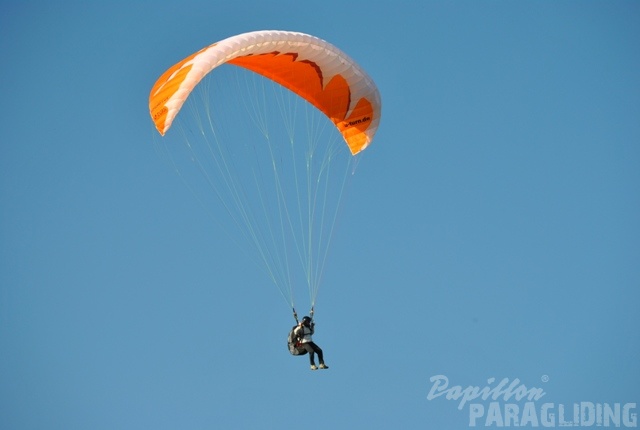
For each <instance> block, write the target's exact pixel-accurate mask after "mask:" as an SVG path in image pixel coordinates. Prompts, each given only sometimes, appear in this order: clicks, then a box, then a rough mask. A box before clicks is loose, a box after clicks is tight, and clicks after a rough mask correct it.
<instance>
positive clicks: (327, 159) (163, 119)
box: [149, 30, 381, 322]
mask: <svg viewBox="0 0 640 430" xmlns="http://www.w3.org/2000/svg"><path fill="white" fill-rule="evenodd" d="M224 65H231V66H235V67H222V66H224ZM246 75H250V76H249V77H247V76H246ZM252 78H253V79H255V81H254V80H253V79H252ZM249 81H250V82H251V83H250V84H248V82H249ZM242 90H244V92H243V91H242ZM285 93H286V94H285ZM235 105H239V106H238V107H237V108H236V106H235ZM301 105H302V106H301ZM185 107H188V108H185ZM149 112H150V115H151V118H152V120H153V124H154V126H155V128H156V129H157V131H158V132H159V134H160V135H161V136H163V137H162V138H158V140H161V141H162V144H163V145H164V150H165V152H166V153H167V154H170V159H171V160H170V161H171V167H172V168H174V169H175V170H176V171H177V172H178V173H179V175H180V176H181V178H182V179H183V180H184V182H185V183H186V184H187V186H188V187H189V188H190V189H191V191H192V192H193V193H194V194H195V195H196V196H197V197H198V199H199V200H201V201H202V202H205V201H208V200H209V198H210V197H213V199H212V200H215V203H219V205H218V206H215V208H216V209H214V210H213V211H212V213H214V214H215V216H217V215H218V214H219V213H221V211H222V212H227V213H228V214H229V215H230V219H231V220H232V222H233V225H232V227H233V228H235V227H239V229H240V230H241V231H242V235H243V236H244V239H246V240H247V241H248V242H249V243H251V244H252V245H253V246H252V247H253V249H254V251H255V253H254V255H253V258H254V260H255V261H256V262H257V263H258V265H260V266H262V268H263V269H264V270H265V272H266V273H267V275H268V276H269V277H270V279H271V280H272V282H273V283H274V284H275V285H276V286H277V287H278V289H279V290H280V292H281V294H282V296H283V298H285V300H286V301H287V303H288V304H289V306H290V309H293V310H294V311H293V312H294V318H295V319H296V322H297V316H296V314H295V307H294V306H295V303H294V291H293V290H294V285H300V284H302V283H303V282H301V280H304V283H306V285H307V287H308V290H309V297H310V307H311V313H310V315H311V318H313V306H314V303H315V298H316V295H317V292H318V288H319V285H320V283H321V278H322V274H323V270H324V267H325V263H326V261H327V255H328V250H329V245H330V243H331V241H332V238H333V234H334V226H335V224H336V219H337V216H338V212H339V207H340V202H341V200H342V197H343V196H344V195H345V194H346V191H345V190H346V185H347V183H348V181H349V179H350V178H351V177H352V176H353V175H354V173H355V167H356V166H357V164H358V162H357V160H358V159H359V156H356V155H357V154H359V153H361V152H362V151H363V150H364V149H365V148H367V147H368V145H369V144H370V143H371V141H372V140H373V138H374V135H375V133H376V131H377V129H378V125H379V122H380V113H381V102H380V94H379V92H378V89H377V87H376V85H375V84H374V82H373V80H372V79H371V78H370V77H369V76H368V75H367V73H366V72H365V71H364V70H363V69H362V68H361V67H360V66H359V65H358V64H357V63H356V62H354V61H353V60H352V59H351V58H350V57H349V56H348V55H346V54H345V53H344V52H342V51H341V50H340V49H338V48H336V47H335V46H333V45H331V44H330V43H328V42H326V41H324V40H322V39H319V38H317V37H314V36H310V35H308V34H303V33H297V32H290V31H270V30H269V31H254V32H250V33H244V34H239V35H236V36H232V37H229V38H227V39H224V40H222V41H219V42H217V43H214V44H212V45H209V46H207V47H205V48H203V49H201V50H199V51H198V52H195V53H193V54H191V55H189V56H188V57H186V58H185V59H183V60H181V61H179V62H178V63H177V64H175V65H174V66H172V67H170V68H169V69H168V70H167V71H166V72H164V73H163V74H162V75H161V76H160V78H159V79H158V80H157V82H156V83H155V84H154V85H153V87H152V89H151V92H150V95H149ZM345 143H346V145H345ZM181 162H182V163H181ZM183 166H184V167H185V169H182V167H183ZM189 167H190V168H192V169H191V170H189ZM192 179H193V180H194V181H193V182H191V180H192ZM196 181H199V182H198V184H196ZM200 185H202V186H200ZM215 203H214V205H215ZM217 209H219V210H217Z"/></svg>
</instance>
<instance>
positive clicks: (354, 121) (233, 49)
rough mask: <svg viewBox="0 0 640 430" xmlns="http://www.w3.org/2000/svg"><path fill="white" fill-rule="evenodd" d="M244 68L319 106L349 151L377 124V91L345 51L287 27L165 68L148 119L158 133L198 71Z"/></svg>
mask: <svg viewBox="0 0 640 430" xmlns="http://www.w3.org/2000/svg"><path fill="white" fill-rule="evenodd" d="M225 63H227V64H232V65H235V66H240V67H244V68H246V69H249V70H251V71H253V72H255V73H258V74H260V75H263V76H265V77H267V78H269V79H271V80H273V81H275V82H277V83H278V84H280V85H282V86H284V87H286V88H288V89H289V90H291V91H293V92H294V93H296V94H298V95H299V96H300V97H302V98H304V99H306V100H307V101H308V102H309V103H311V104H312V105H313V106H315V107H316V108H318V109H319V110H320V111H322V112H323V113H324V114H325V115H326V116H327V117H328V118H329V119H330V120H331V121H332V122H333V123H334V124H335V126H336V127H337V128H338V130H339V131H340V133H342V136H343V137H344V140H345V141H346V142H347V145H348V146H349V149H350V150H351V153H352V154H354V155H355V154H357V153H358V152H360V151H362V150H363V149H365V148H366V147H367V146H368V145H369V144H370V143H371V141H372V139H373V136H374V134H375V133H376V130H377V129H378V124H379V123H380V113H381V104H380V103H381V102H380V93H379V92H378V89H377V87H376V85H375V83H374V82H373V80H372V79H371V78H370V77H369V76H368V75H367V73H366V72H365V71H364V70H363V69H362V68H361V67H360V66H358V65H357V64H356V63H355V62H354V61H353V60H352V59H351V58H349V56H347V55H346V54H345V53H344V52H342V51H341V50H339V49H338V48H336V47H335V46H333V45H331V44H329V43H327V42H325V41H324V40H321V39H319V38H317V37H314V36H310V35H308V34H303V33H295V32H289V31H254V32H250V33H244V34H240V35H237V36H232V37H229V38H227V39H224V40H222V41H220V42H218V43H214V44H213V45H210V46H208V47H206V48H204V49H201V50H200V51H198V52H196V53H195V54H192V55H190V56H189V57H187V58H185V59H184V60H182V61H180V62H179V63H177V64H176V65H174V66H173V67H171V68H170V69H169V70H167V71H166V72H165V73H164V74H163V75H162V76H161V77H160V78H159V79H158V81H157V82H156V83H155V85H154V86H153V88H152V89H151V94H150V95H149V110H150V113H151V118H152V119H153V122H154V123H155V126H156V128H157V129H158V131H159V132H160V134H162V135H164V134H165V133H166V132H167V130H169V127H171V123H172V122H173V120H174V119H175V117H176V115H178V112H179V111H180V108H181V107H182V105H183V104H184V102H185V100H186V99H187V97H189V94H190V93H191V91H192V90H193V89H194V88H195V86H196V85H197V84H198V83H199V82H200V81H201V80H202V79H203V78H204V76H205V75H206V74H207V73H209V72H210V71H212V70H213V69H214V68H216V67H218V66H220V65H222V64H225Z"/></svg>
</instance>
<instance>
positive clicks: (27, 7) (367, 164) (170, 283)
mask: <svg viewBox="0 0 640 430" xmlns="http://www.w3.org/2000/svg"><path fill="white" fill-rule="evenodd" d="M262 29H282V30H294V31H302V32H305V33H309V34H313V35H316V36H318V37H321V38H323V39H325V40H328V41H329V42H331V43H333V44H335V45H337V46H339V47H340V48H341V49H343V50H344V51H345V52H347V53H348V54H349V55H350V56H351V57H353V58H354V59H355V60H356V61H358V62H359V63H360V64H361V65H362V66H363V67H364V68H365V69H366V70H367V71H368V72H369V74H370V75H371V77H372V78H373V79H374V80H375V81H376V83H377V85H378V87H379V89H380V92H381V95H382V100H383V118H382V122H381V125H380V129H379V131H378V134H377V135H376V139H375V141H374V143H373V144H372V146H371V147H370V148H369V149H367V151H366V156H365V157H364V159H363V160H362V161H361V163H360V165H359V167H358V171H357V174H356V176H355V177H354V179H353V181H352V184H351V190H350V193H349V197H348V199H347V200H346V202H345V208H344V209H345V212H344V216H343V217H342V218H341V221H340V230H339V235H338V236H337V238H336V241H335V242H334V246H333V248H332V252H331V264H330V266H329V267H328V268H327V269H326V273H325V278H324V284H323V286H322V289H321V292H320V295H319V297H318V303H319V304H318V315H317V316H318V320H317V333H316V336H315V337H314V338H315V340H316V341H317V343H318V344H319V345H320V346H322V348H323V349H324V351H325V355H326V359H327V363H328V364H329V365H330V366H331V369H330V370H328V371H324V372H311V371H310V370H309V369H308V363H307V360H306V358H297V357H291V356H290V355H288V352H287V351H286V349H285V346H284V338H285V336H286V332H287V330H288V329H289V328H290V326H291V324H292V321H293V320H292V319H291V316H290V313H289V310H288V309H287V308H286V306H285V305H284V304H283V302H282V299H281V297H280V295H279V293H278V291H277V289H276V288H275V287H272V286H271V285H269V281H268V280H267V279H266V278H265V276H264V274H263V273H262V272H261V271H260V270H259V269H258V268H257V267H255V266H253V265H251V264H250V263H248V262H247V260H246V259H245V258H244V254H243V252H242V251H240V250H238V249H237V247H236V246H235V245H234V244H233V242H232V241H231V240H229V238H228V237H227V236H225V235H224V234H221V233H220V231H219V230H218V229H217V228H216V226H215V223H212V221H211V218H210V217H209V214H207V213H206V211H203V209H202V207H201V206H200V205H199V204H198V202H197V201H195V199H194V198H193V195H191V194H190V193H189V192H188V191H187V190H186V189H185V187H184V185H183V184H182V182H181V181H180V180H179V178H177V176H176V175H175V174H174V172H172V171H171V169H168V168H167V165H166V163H164V162H163V160H162V159H161V157H159V156H158V153H157V151H156V149H155V148H154V145H153V139H154V133H155V130H154V128H153V124H152V122H151V120H150V118H149V114H148V107H147V98H148V93H149V90H150V88H151V86H152V85H153V83H154V82H155V80H156V79H157V78H158V76H159V75H160V74H161V73H162V72H163V71H164V70H166V69H167V68H168V67H169V66H171V65H172V64H174V63H175V62H177V61H178V60H180V59H181V58H183V57H185V56H187V55H189V54H190V53H192V52H195V51H196V50H198V49H200V48H201V47H203V46H206V45H208V44H210V43H213V42H215V41H217V40H220V39H223V38H225V37H228V36H231V35H234V34H238V33H242V32H246V31H252V30H262ZM639 47H640V5H639V4H638V3H637V2H622V1H613V2H601V1H595V2H593V1H583V2H568V1H562V2H547V1H545V2H528V1H522V2H506V1H491V2H471V1H461V2H444V1H442V2H440V1H438V2H433V1H426V2H420V3H419V4H418V5H416V3H415V2H403V1H398V2H379V4H371V2H360V1H354V2H349V3H348V4H346V3H344V2H334V1H326V2H323V3H322V4H313V5H311V4H308V2H286V1H283V2H258V1H253V0H252V1H247V2H216V1H202V2H199V1H182V2H162V1H154V2H151V1H149V2H146V1H139V2H119V1H115V2H108V3H105V4H104V5H99V4H97V3H96V4H94V3H93V2H59V3H57V4H54V3H52V2H15V3H12V2H6V1H3V2H1V3H0V53H1V56H2V58H3V62H2V64H3V67H2V71H1V72H0V74H1V79H0V92H1V93H2V94H3V98H2V102H1V103H0V109H1V111H0V125H1V129H2V130H3V133H2V138H1V139H0V172H1V173H0V202H1V203H0V427H1V428H6V429H16V430H18V429H20V430H21V429H32V428H47V429H89V428H90V429H116V428H117V429H140V428H156V429H174V428H183V429H205V428H284V427H285V426H291V425H295V426H300V425H303V426H304V427H305V428H311V429H315V428H318V429H320V428H325V429H326V428H371V429H387V428H407V429H422V428H441V429H464V428H468V427H469V425H470V414H471V410H470V408H469V405H468V404H467V405H465V406H464V407H462V408H461V409H458V405H459V400H453V399H452V400H447V399H446V398H445V396H439V397H437V398H431V399H429V398H428V397H429V396H428V394H429V392H430V390H431V389H432V386H433V383H432V382H431V380H430V379H431V378H432V377H434V376H436V375H445V376H446V377H447V378H448V379H449V381H450V385H451V386H454V385H459V386H461V387H463V388H464V387H467V386H477V387H480V388H482V387H484V386H486V385H487V384H488V383H487V380H489V378H495V380H496V381H501V380H502V379H504V378H508V379H509V381H513V380H515V379H516V378H517V379H518V380H519V381H520V383H521V384H524V385H525V386H526V387H527V388H531V387H534V388H540V389H542V390H543V391H544V393H545V395H544V397H543V398H542V399H541V400H535V401H534V402H533V403H534V406H535V410H536V411H537V413H538V414H540V413H541V412H540V411H541V406H542V404H543V403H551V404H553V407H554V409H553V410H554V411H555V412H556V415H555V420H556V426H559V416H558V415H559V410H560V405H563V404H564V405H567V410H570V409H571V408H572V407H573V404H574V403H578V404H579V403H581V402H591V403H593V404H596V403H600V404H605V403H607V404H609V405H614V404H616V403H618V404H620V405H625V404H628V403H633V402H635V403H638V402H640V389H639V388H638V387H639V386H640V365H639V364H638V363H640V334H639V331H638V327H640V312H638V304H639V303H640V293H639V287H640V264H639V263H640V223H639V220H640V216H639V215H640V193H639V191H638V184H640V169H639V168H638V167H639V162H640V145H639V144H640V121H638V118H640V81H639V79H638V77H639V76H640V48H639ZM495 385H497V382H496V383H494V384H493V386H495ZM524 402H525V401H524V400H521V401H516V400H514V399H506V398H505V396H498V398H497V399H496V400H495V402H494V403H496V404H498V405H499V407H500V408H502V411H503V412H504V408H505V405H509V404H515V405H516V406H517V407H518V408H519V411H520V412H521V413H522V411H523V410H524V407H525V406H524ZM475 403H476V404H479V405H482V406H483V407H484V408H485V410H488V408H489V407H490V403H491V400H490V399H488V400H481V399H476V400H475ZM571 410H572V409H571ZM635 413H637V408H636V409H635ZM567 415H569V413H567ZM519 416H520V419H521V418H522V414H520V415H519ZM485 419H486V416H484V417H482V418H481V419H479V420H478V421H477V423H476V426H477V427H482V426H484V425H485V424H486V421H485ZM566 419H567V420H570V419H571V417H568V418H566ZM301 420H302V423H301ZM503 420H504V417H503ZM493 423H494V425H493V426H494V427H495V426H496V424H495V421H494V422H493ZM528 424H529V426H530V427H533V426H532V424H531V422H530V421H529V422H528ZM539 426H542V424H539Z"/></svg>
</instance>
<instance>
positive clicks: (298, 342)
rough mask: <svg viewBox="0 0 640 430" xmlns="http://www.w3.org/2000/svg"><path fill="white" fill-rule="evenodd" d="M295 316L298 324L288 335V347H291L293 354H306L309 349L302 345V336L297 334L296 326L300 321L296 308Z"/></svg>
mask: <svg viewBox="0 0 640 430" xmlns="http://www.w3.org/2000/svg"><path fill="white" fill-rule="evenodd" d="M309 315H311V321H312V322H313V307H312V308H311V312H310V313H309ZM293 317H294V318H295V320H296V325H294V326H293V327H292V328H291V331H290V332H289V336H288V337H287V347H288V348H289V352H290V353H291V355H305V354H306V353H307V350H306V349H305V348H304V347H303V346H302V338H301V337H300V336H297V335H296V334H295V331H296V328H297V327H298V325H300V323H299V322H298V314H296V310H295V309H294V310H293Z"/></svg>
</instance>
